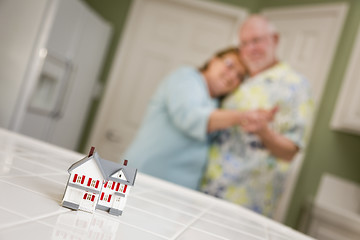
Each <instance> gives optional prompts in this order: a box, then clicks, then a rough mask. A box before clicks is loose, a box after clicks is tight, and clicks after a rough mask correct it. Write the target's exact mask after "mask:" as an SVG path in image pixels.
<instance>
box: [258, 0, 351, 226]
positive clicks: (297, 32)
mask: <svg viewBox="0 0 360 240" xmlns="http://www.w3.org/2000/svg"><path fill="white" fill-rule="evenodd" d="M347 8H348V6H347V4H345V3H336V4H321V5H311V6H301V7H290V8H271V9H264V10H263V11H262V13H263V14H264V15H265V16H267V17H268V18H269V19H270V20H271V21H272V22H273V23H274V24H275V26H276V28H277V30H278V31H279V33H280V45H279V51H278V55H279V57H280V59H282V60H285V61H286V62H288V63H290V64H291V66H293V67H294V68H295V69H296V70H297V71H299V72H300V73H302V74H303V75H304V76H306V77H307V78H308V80H309V81H310V84H311V86H312V92H313V96H314V101H315V110H316V109H317V107H318V106H319V104H320V101H321V97H322V93H323V89H324V87H325V84H326V80H327V77H328V72H329V69H330V66H331V63H332V59H333V56H334V53H335V50H336V46H337V42H338V39H339V36H340V33H341V30H342V27H343V23H344V20H345V16H346V13H347ZM315 113H316V112H315ZM303 154H304V153H300V154H298V155H297V156H296V158H295V159H294V163H293V165H292V169H291V172H290V177H289V179H288V180H287V182H286V187H285V192H284V194H283V196H282V198H281V201H280V205H279V207H278V209H277V212H276V213H275V216H274V218H275V219H276V220H278V221H283V220H284V219H285V217H286V212H287V208H288V205H289V202H290V199H291V196H292V192H293V189H294V186H295V183H296V180H297V177H298V174H299V171H300V169H301V166H302V161H303V157H304V155H303Z"/></svg>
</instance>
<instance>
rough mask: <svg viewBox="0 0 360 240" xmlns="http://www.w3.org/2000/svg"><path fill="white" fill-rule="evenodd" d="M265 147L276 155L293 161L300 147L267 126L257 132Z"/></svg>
mask: <svg viewBox="0 0 360 240" xmlns="http://www.w3.org/2000/svg"><path fill="white" fill-rule="evenodd" d="M256 134H257V135H258V136H259V137H260V139H261V141H262V142H263V144H264V145H265V147H266V148H267V149H268V150H269V151H270V152H271V153H272V154H273V155H274V156H276V157H279V158H282V159H284V160H287V161H291V160H292V159H293V157H294V156H295V154H296V153H297V152H298V151H299V147H298V146H297V145H295V143H294V142H292V141H291V140H290V139H288V138H286V137H284V136H282V135H281V134H279V133H277V132H275V131H273V130H271V129H270V128H269V127H265V128H264V129H263V130H262V131H260V132H258V133H256Z"/></svg>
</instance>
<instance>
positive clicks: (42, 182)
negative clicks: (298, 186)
mask: <svg viewBox="0 0 360 240" xmlns="http://www.w3.org/2000/svg"><path fill="white" fill-rule="evenodd" d="M100 155H101V153H100ZM84 156H85V155H84V154H79V153H75V152H71V151H69V150H65V149H62V148H59V147H56V146H53V145H49V144H47V143H43V142H40V141H38V140H34V139H31V138H28V137H25V136H21V135H18V134H15V133H12V132H9V131H7V130H4V129H0V189H1V197H0V240H7V239H39V240H41V239H46V240H48V239H86V240H95V239H97V240H100V239H101V240H105V239H106V240H114V239H144V240H151V239H196V240H201V239H206V240H213V239H250V240H252V239H279V240H289V239H291V240H296V239H298V240H306V239H312V238H310V237H308V236H305V235H303V234H302V233H299V232H296V231H294V230H293V229H291V228H288V227H286V226H284V225H282V224H279V223H277V222H275V221H272V220H270V219H267V218H265V217H263V216H260V215H258V214H256V213H253V212H251V211H249V210H247V209H244V208H242V207H239V206H237V205H233V204H230V203H228V202H225V201H222V200H219V199H216V198H213V197H210V196H207V195H204V194H202V193H198V192H195V191H192V190H189V189H186V188H183V187H180V186H177V185H174V184H171V183H168V182H165V181H162V180H159V179H156V178H153V177H150V176H148V175H145V174H141V173H138V175H137V177H136V181H135V186H134V187H133V188H132V189H131V193H130V195H129V198H128V201H127V204H126V206H125V209H124V212H123V214H122V216H119V217H115V216H112V215H110V214H108V213H106V212H103V211H99V210H96V212H95V213H94V214H90V213H86V212H82V211H71V210H69V209H67V208H64V207H62V206H61V205H60V202H61V199H62V196H63V193H64V190H65V186H66V183H67V180H68V177H69V174H68V172H67V169H68V168H69V167H70V165H71V164H72V163H74V162H76V161H78V160H80V159H81V158H83V157H84Z"/></svg>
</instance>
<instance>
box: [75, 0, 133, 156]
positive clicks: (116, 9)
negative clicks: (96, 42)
mask: <svg viewBox="0 0 360 240" xmlns="http://www.w3.org/2000/svg"><path fill="white" fill-rule="evenodd" d="M83 1H84V2H85V3H87V4H88V5H89V6H90V7H92V8H93V9H94V10H95V11H96V12H97V13H99V14H100V15H101V16H102V17H103V18H104V19H105V20H107V21H108V22H109V23H111V25H112V28H113V29H112V30H113V36H112V39H111V41H110V45H109V50H108V53H107V56H106V57H105V61H104V68H103V70H102V72H101V74H100V81H101V82H102V83H103V84H104V89H105V83H106V80H107V78H108V74H109V72H110V68H111V64H112V60H113V59H114V55H115V53H116V48H117V46H118V43H119V40H120V39H121V36H122V32H123V30H124V25H125V20H126V18H127V16H128V14H129V11H130V6H131V2H132V1H131V0H121V1H119V0H101V1H98V0H83ZM99 104H100V99H96V100H94V101H93V103H92V107H91V110H90V113H89V115H88V119H89V120H88V121H87V123H86V125H85V126H84V129H83V133H82V137H81V139H82V140H81V141H80V143H79V145H78V148H77V149H78V151H79V152H86V151H88V149H84V148H85V144H86V139H87V138H88V137H89V136H90V129H91V128H92V127H93V123H94V120H95V114H96V112H97V110H98V107H99Z"/></svg>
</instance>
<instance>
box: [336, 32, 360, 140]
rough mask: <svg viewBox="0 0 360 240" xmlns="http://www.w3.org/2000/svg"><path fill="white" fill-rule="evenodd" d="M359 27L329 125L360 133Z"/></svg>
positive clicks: (337, 128)
mask: <svg viewBox="0 0 360 240" xmlns="http://www.w3.org/2000/svg"><path fill="white" fill-rule="evenodd" d="M359 62H360V28H359V30H358V33H357V37H356V40H355V46H354V47H353V51H352V55H351V59H350V63H349V64H348V68H347V70H346V75H345V78H344V80H343V83H342V87H341V90H340V93H339V95H338V99H337V102H336V107H335V111H334V113H333V116H332V121H331V127H332V128H333V129H335V130H341V131H344V132H348V133H353V134H360V68H359Z"/></svg>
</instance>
